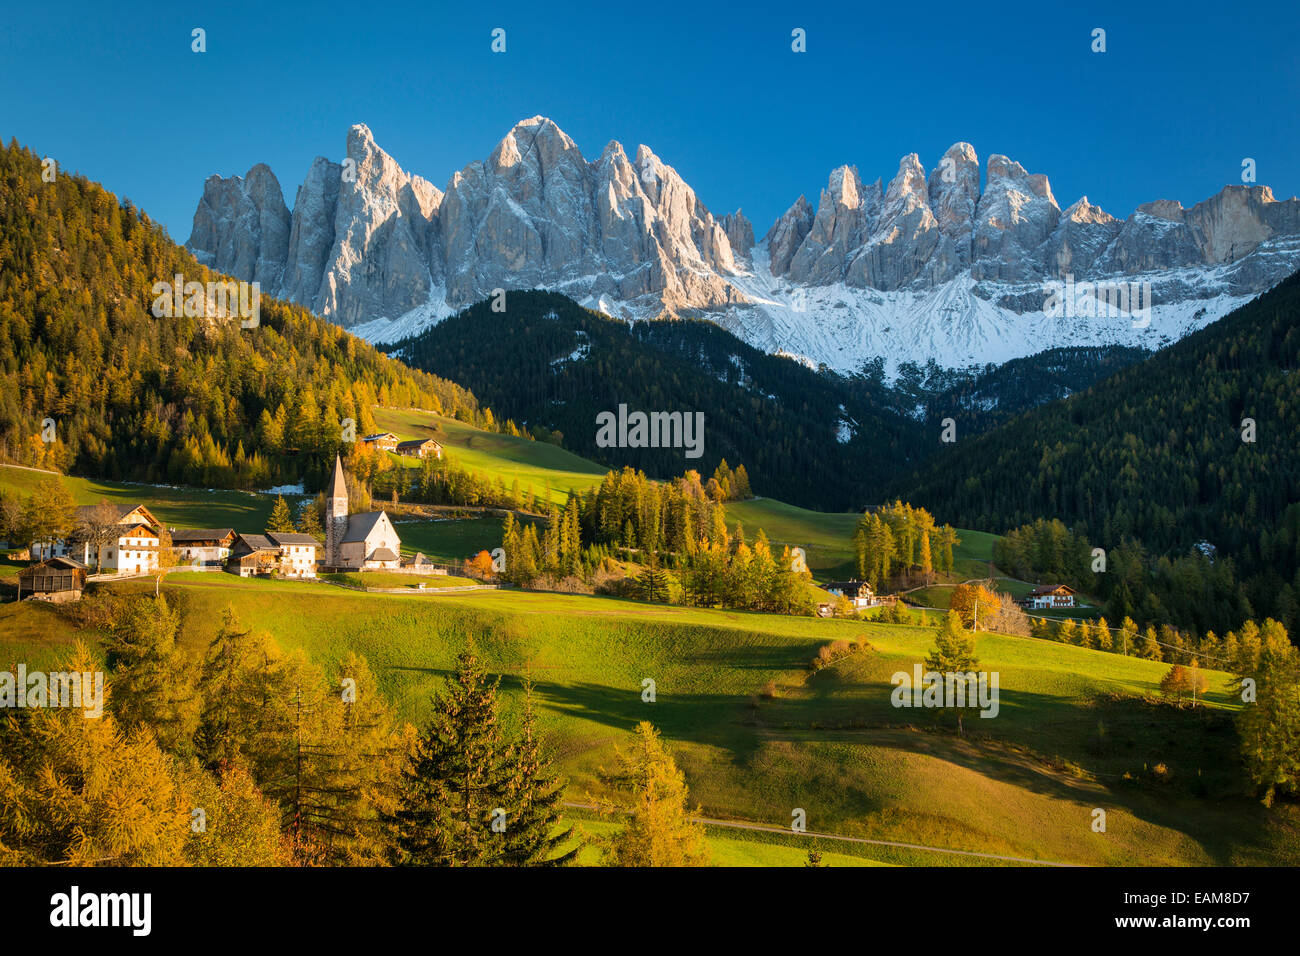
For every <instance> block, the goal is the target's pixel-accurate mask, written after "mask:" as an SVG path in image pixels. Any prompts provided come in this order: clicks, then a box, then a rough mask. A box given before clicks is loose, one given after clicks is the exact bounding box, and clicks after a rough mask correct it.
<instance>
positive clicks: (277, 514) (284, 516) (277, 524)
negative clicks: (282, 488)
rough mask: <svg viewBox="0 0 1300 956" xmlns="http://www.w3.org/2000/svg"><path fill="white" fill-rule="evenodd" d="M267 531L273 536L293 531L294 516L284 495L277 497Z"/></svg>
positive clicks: (267, 521)
mask: <svg viewBox="0 0 1300 956" xmlns="http://www.w3.org/2000/svg"><path fill="white" fill-rule="evenodd" d="M266 530H267V532H268V533H271V534H274V533H276V532H283V533H287V532H290V531H292V530H293V516H292V515H291V514H290V513H289V502H287V501H285V500H284V495H279V496H277V497H276V499H275V506H274V507H273V508H271V517H270V518H268V519H267V520H266Z"/></svg>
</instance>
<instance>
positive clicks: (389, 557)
mask: <svg viewBox="0 0 1300 956" xmlns="http://www.w3.org/2000/svg"><path fill="white" fill-rule="evenodd" d="M401 554H402V539H401V538H399V537H398V536H397V529H396V528H394V527H393V521H392V519H391V518H389V517H388V513H387V512H386V511H368V512H366V513H365V514H359V515H350V514H348V484H347V479H345V478H344V476H343V460H342V459H341V458H339V457H338V456H337V455H336V456H335V457H334V479H333V480H332V481H331V482H330V488H329V496H328V498H327V499H326V502H325V562H324V563H325V567H326V568H337V569H339V570H343V571H381V570H385V569H389V568H396V567H398V566H399V565H400V563H401Z"/></svg>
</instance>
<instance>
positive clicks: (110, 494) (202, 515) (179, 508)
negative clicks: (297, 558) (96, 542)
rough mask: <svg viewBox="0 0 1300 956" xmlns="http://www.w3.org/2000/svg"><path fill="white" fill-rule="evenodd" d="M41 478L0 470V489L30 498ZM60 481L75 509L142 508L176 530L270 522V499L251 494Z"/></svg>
mask: <svg viewBox="0 0 1300 956" xmlns="http://www.w3.org/2000/svg"><path fill="white" fill-rule="evenodd" d="M47 477H49V473H48V472H41V471H33V470H31V469H28V468H19V467H16V466H14V465H0V489H2V490H4V491H5V492H8V493H11V494H12V493H18V494H21V495H23V496H27V495H30V494H31V493H32V490H33V489H34V488H35V487H36V485H37V484H38V483H39V482H40V481H41V479H42V478H47ZM60 477H61V478H62V479H63V483H64V484H65V485H67V486H68V490H69V491H70V492H72V497H73V498H74V499H75V501H76V503H77V504H79V505H96V504H99V502H100V501H102V500H104V499H107V500H108V501H110V502H111V503H113V504H121V505H124V504H144V505H146V506H147V507H148V508H149V510H150V511H151V512H153V514H154V516H155V517H157V519H158V520H159V521H161V522H163V523H164V524H166V525H168V526H169V527H176V528H234V529H235V530H236V531H261V530H262V529H263V528H265V527H266V522H267V519H269V518H270V517H271V508H272V507H274V505H275V497H276V496H275V495H265V494H261V493H260V492H253V491H219V490H212V489H205V488H173V487H169V486H167V485H140V484H127V483H124V482H117V481H100V480H98V479H93V478H77V477H74V476H71V475H62V476H60Z"/></svg>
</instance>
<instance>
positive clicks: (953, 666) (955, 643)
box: [925, 611, 980, 674]
mask: <svg viewBox="0 0 1300 956" xmlns="http://www.w3.org/2000/svg"><path fill="white" fill-rule="evenodd" d="M979 663H980V662H979V658H978V657H976V656H975V636H974V635H973V634H972V633H971V632H970V631H968V630H966V628H965V627H963V626H962V622H961V617H960V616H959V615H958V614H957V612H956V611H949V612H948V614H947V616H946V617H945V618H944V619H943V622H942V623H941V624H940V625H939V627H938V628H937V629H936V630H935V634H934V650H933V651H931V652H930V654H929V655H928V656H927V657H926V659H925V668H926V670H929V671H938V672H939V673H940V674H965V673H968V672H970V671H973V670H975V669H976V668H977V667H979Z"/></svg>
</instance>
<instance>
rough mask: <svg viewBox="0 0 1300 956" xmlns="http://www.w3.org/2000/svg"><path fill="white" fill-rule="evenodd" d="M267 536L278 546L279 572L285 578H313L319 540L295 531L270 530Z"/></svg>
mask: <svg viewBox="0 0 1300 956" xmlns="http://www.w3.org/2000/svg"><path fill="white" fill-rule="evenodd" d="M267 537H268V538H270V539H271V541H272V542H274V543H275V544H277V545H278V546H279V548H280V573H281V574H283V575H284V576H285V577H287V578H314V577H315V576H316V552H317V551H319V550H320V542H319V541H317V540H316V539H315V538H313V537H312V536H311V535H309V534H300V533H298V532H297V531H290V532H283V531H272V532H270V533H268V534H267Z"/></svg>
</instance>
